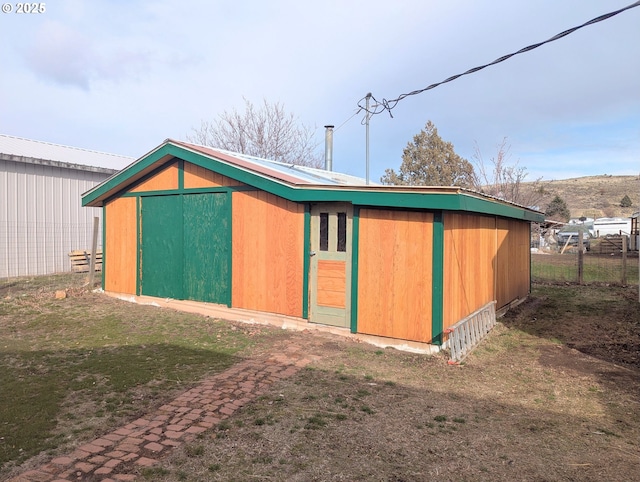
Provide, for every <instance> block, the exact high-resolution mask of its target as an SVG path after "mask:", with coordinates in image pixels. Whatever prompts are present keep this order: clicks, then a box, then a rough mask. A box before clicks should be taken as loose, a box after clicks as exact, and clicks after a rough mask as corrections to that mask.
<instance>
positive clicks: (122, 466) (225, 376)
mask: <svg viewBox="0 0 640 482" xmlns="http://www.w3.org/2000/svg"><path fill="white" fill-rule="evenodd" d="M317 358H318V357H317V356H314V355H311V354H309V353H305V351H304V348H303V347H302V346H301V345H299V344H298V343H295V342H292V343H290V344H288V345H287V347H286V348H284V349H281V350H279V351H278V352H277V353H273V354H271V355H267V356H261V357H258V358H253V359H247V360H244V361H241V362H239V363H237V364H236V365H234V366H233V367H231V368H229V369H228V370H226V371H224V372H222V373H219V374H217V375H215V376H212V377H209V378H207V379H205V380H203V381H202V382H201V383H200V385H198V386H197V387H195V388H192V389H191V390H188V391H186V392H185V393H183V394H182V395H180V396H179V397H178V398H176V399H175V400H173V401H172V402H171V403H168V404H167V405H163V406H162V407H160V408H159V409H158V410H157V411H156V412H154V413H150V414H148V415H147V416H146V417H143V418H139V419H138V420H134V421H133V422H131V423H129V424H127V425H125V426H124V427H121V428H119V429H117V430H115V431H113V432H111V433H108V434H105V435H103V436H102V437H100V438H97V439H95V440H93V441H91V442H89V443H86V444H84V445H81V446H79V447H78V448H76V450H74V451H73V452H72V453H70V454H68V455H65V456H62V457H56V458H54V459H53V460H51V462H49V463H48V464H45V465H43V466H41V467H39V468H37V469H36V470H30V471H28V472H24V473H23V474H21V475H18V476H17V477H14V478H13V479H10V480H9V482H71V481H78V480H90V481H103V482H115V481H130V480H135V479H136V476H135V473H137V469H138V468H140V467H150V466H153V465H155V464H157V463H158V461H159V460H160V458H161V457H163V456H165V455H166V454H167V453H168V452H170V451H171V449H172V448H174V447H177V446H179V445H181V444H182V443H184V442H187V441H190V440H192V439H193V438H195V436H196V435H197V434H199V433H202V432H204V431H206V430H208V429H210V428H212V427H214V426H215V425H216V424H218V423H219V422H220V421H221V420H223V419H225V418H227V417H229V416H231V415H232V414H233V413H234V412H235V411H236V410H237V409H238V408H240V407H242V406H243V405H245V404H246V403H247V402H249V401H251V400H253V399H254V398H256V397H257V396H259V395H261V394H262V393H264V391H265V390H266V389H267V388H269V387H270V386H271V385H272V384H273V383H274V382H277V381H278V380H281V379H283V378H286V377H289V376H291V375H293V374H294V373H296V372H297V371H298V370H299V369H300V368H302V367H304V366H305V365H307V364H308V363H309V362H311V361H312V360H313V359H317Z"/></svg>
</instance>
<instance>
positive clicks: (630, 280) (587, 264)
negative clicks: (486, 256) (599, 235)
mask: <svg viewBox="0 0 640 482" xmlns="http://www.w3.org/2000/svg"><path fill="white" fill-rule="evenodd" d="M595 248H596V249H594V247H593V246H592V247H591V249H590V251H586V252H583V253H582V254H580V253H579V252H578V250H577V249H576V248H572V249H568V250H566V251H565V252H564V253H562V254H561V253H560V252H557V251H556V252H553V251H551V252H550V251H539V250H536V251H535V252H532V253H531V278H532V281H534V282H568V283H585V284H589V283H610V284H619V285H623V286H628V285H638V276H639V275H638V251H627V252H626V254H625V253H623V252H622V250H617V252H613V253H603V252H602V251H600V250H598V249H597V246H595Z"/></svg>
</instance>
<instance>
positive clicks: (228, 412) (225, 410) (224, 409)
mask: <svg viewBox="0 0 640 482" xmlns="http://www.w3.org/2000/svg"><path fill="white" fill-rule="evenodd" d="M233 412H235V410H232V409H231V408H228V405H225V406H224V407H222V408H221V409H220V413H224V414H225V415H233Z"/></svg>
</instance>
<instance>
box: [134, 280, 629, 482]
mask: <svg viewBox="0 0 640 482" xmlns="http://www.w3.org/2000/svg"><path fill="white" fill-rule="evenodd" d="M634 296H636V297H637V291H635V292H634V291H633V290H630V289H627V288H616V287H577V286H575V287H574V286H560V287H557V286H556V287H552V286H539V287H537V288H536V289H535V291H534V294H533V296H532V297H531V298H530V299H529V300H528V301H527V302H525V303H524V304H522V305H520V306H519V307H517V308H516V309H514V310H512V311H511V312H510V313H509V314H508V315H507V316H506V317H505V318H504V319H502V320H501V323H500V324H499V325H498V327H497V328H496V329H495V330H494V331H493V332H492V333H491V334H490V336H489V337H488V339H487V340H485V341H484V342H483V343H482V344H481V346H479V347H478V349H477V350H476V351H475V352H474V353H473V354H472V355H471V356H470V357H469V358H467V359H466V360H465V363H463V364H462V365H461V366H447V364H446V356H445V354H442V355H439V356H435V357H426V356H423V355H413V354H408V353H402V352H397V351H395V350H392V349H387V350H380V349H376V348H375V347H372V346H368V345H365V344H355V343H352V342H346V341H344V340H341V339H339V338H336V337H331V336H327V335H314V334H310V333H302V334H291V335H290V336H291V337H292V339H296V340H297V341H298V342H299V341H300V339H302V340H303V342H304V343H307V346H308V350H309V351H310V352H313V353H315V354H320V355H322V359H321V360H320V361H319V362H317V363H316V364H314V365H313V366H310V367H307V369H306V370H304V371H302V372H301V373H300V374H299V375H297V376H295V377H293V378H291V379H289V380H285V381H283V382H282V383H281V384H279V385H278V386H277V387H276V388H275V389H274V390H273V391H271V392H270V393H268V394H266V395H264V396H263V397H261V398H260V399H258V400H257V401H255V402H253V403H252V404H250V405H249V406H247V407H244V408H243V409H242V410H240V412H239V413H236V414H235V415H234V416H233V417H232V418H231V419H229V420H227V421H225V422H224V423H223V424H222V425H220V426H219V427H218V428H217V429H216V430H215V431H214V432H212V433H207V434H203V436H202V437H201V438H200V439H199V440H197V441H196V442H195V443H192V444H189V445H187V446H184V447H182V448H180V449H178V450H177V451H176V452H175V453H174V454H173V455H172V456H170V457H168V458H167V459H166V460H165V461H164V463H163V465H162V466H161V467H156V468H154V469H147V471H146V472H142V475H143V476H144V477H146V478H147V479H149V480H166V481H174V480H176V481H177V480H202V481H204V480H220V481H234V480H237V481H244V480H287V481H333V480H363V481H364V480H366V481H370V480H373V481H389V482H390V481H395V482H400V481H405V482H408V481H425V480H435V479H437V480H447V481H448V480H452V481H453V480H455V481H461V480H462V481H476V480H492V481H494V480H504V481H512V480H522V481H565V480H575V481H602V480H628V481H633V480H640V405H639V404H640V363H639V358H638V351H639V348H640V317H639V315H638V313H639V310H638V309H637V306H638V305H637V298H634ZM603 313H608V315H607V316H603Z"/></svg>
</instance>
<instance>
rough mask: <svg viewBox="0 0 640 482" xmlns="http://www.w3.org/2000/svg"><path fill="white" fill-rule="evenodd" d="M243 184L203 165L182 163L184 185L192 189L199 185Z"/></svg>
mask: <svg viewBox="0 0 640 482" xmlns="http://www.w3.org/2000/svg"><path fill="white" fill-rule="evenodd" d="M221 186H243V184H242V183H241V182H238V181H236V180H235V179H231V178H229V177H226V176H223V175H222V174H218V173H217V172H213V171H210V170H209V169H205V168H204V167H200V166H197V165H195V164H191V163H190V162H185V163H184V187H185V189H194V188H199V187H221Z"/></svg>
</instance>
